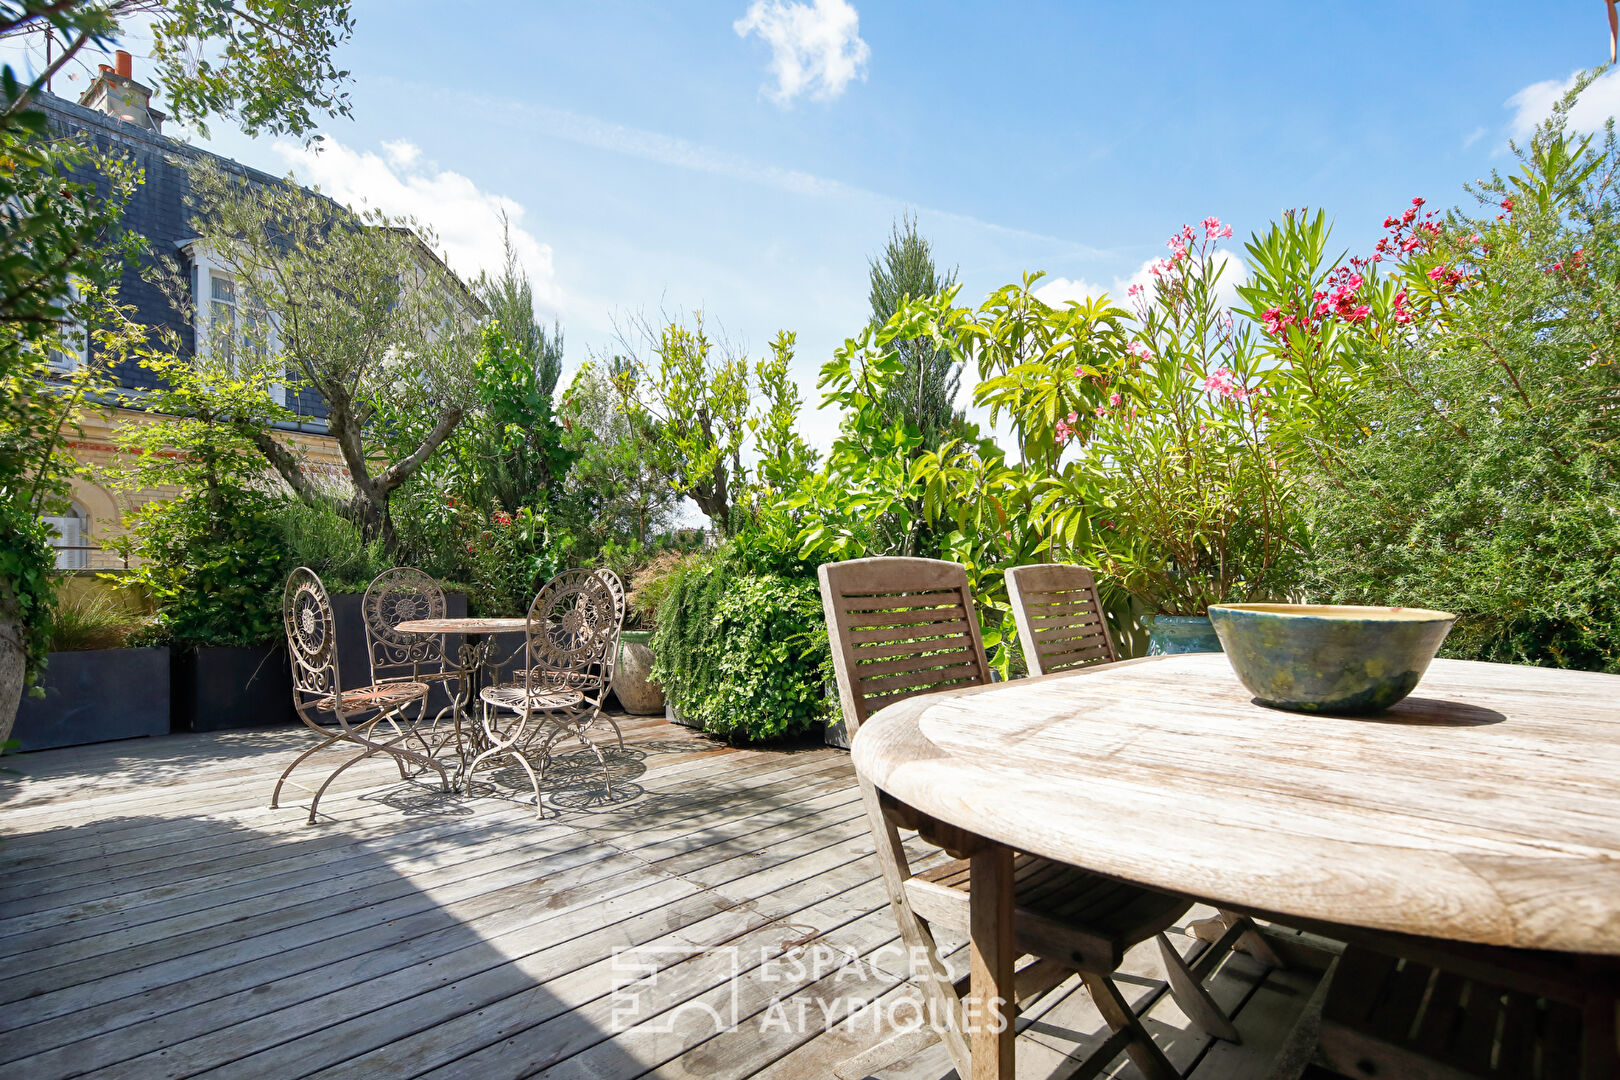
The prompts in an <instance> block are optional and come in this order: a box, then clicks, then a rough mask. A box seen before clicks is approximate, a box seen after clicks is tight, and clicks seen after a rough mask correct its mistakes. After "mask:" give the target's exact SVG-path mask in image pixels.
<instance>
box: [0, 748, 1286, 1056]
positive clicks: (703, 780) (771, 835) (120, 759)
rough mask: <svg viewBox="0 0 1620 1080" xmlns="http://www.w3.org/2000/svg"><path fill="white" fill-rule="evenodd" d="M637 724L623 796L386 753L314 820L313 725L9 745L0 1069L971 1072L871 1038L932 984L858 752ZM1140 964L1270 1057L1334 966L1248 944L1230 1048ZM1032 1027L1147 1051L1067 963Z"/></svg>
mask: <svg viewBox="0 0 1620 1080" xmlns="http://www.w3.org/2000/svg"><path fill="white" fill-rule="evenodd" d="M624 728H625V738H626V744H627V745H626V749H625V750H624V751H622V752H621V751H617V750H616V749H615V750H613V751H610V752H609V764H610V768H611V770H612V776H613V790H612V795H611V796H608V795H607V794H606V793H605V792H604V791H603V789H602V784H601V773H600V769H599V766H598V765H597V762H596V760H595V758H594V756H592V755H589V754H588V753H581V754H578V755H573V754H570V755H563V756H562V757H561V758H559V760H558V761H557V763H556V768H555V771H554V772H553V773H552V774H551V775H550V776H549V777H548V781H547V813H546V817H545V819H544V820H539V821H537V820H535V816H534V808H533V805H532V803H529V802H527V801H526V800H527V798H528V797H529V788H528V781H527V779H526V777H524V776H523V775H522V774H521V771H520V770H510V771H503V772H500V773H495V774H492V775H493V779H494V780H495V787H494V789H493V790H492V791H486V792H478V793H476V794H475V796H473V797H468V796H465V795H460V794H450V795H446V794H444V793H442V792H440V791H438V790H437V788H436V786H434V785H429V784H426V783H401V782H400V780H399V776H398V773H397V772H395V771H394V767H393V766H392V765H391V764H390V763H388V762H387V761H372V762H366V763H365V764H363V765H361V766H357V767H356V768H353V769H351V770H349V772H347V773H345V774H344V775H343V776H342V777H341V778H340V780H339V781H338V783H337V784H335V785H334V786H333V788H332V789H331V790H330V791H329V792H328V793H327V795H326V797H325V798H324V799H323V801H322V803H321V811H322V814H321V818H322V821H321V823H320V824H318V825H316V826H313V827H309V826H305V825H304V824H303V821H304V816H305V811H304V810H300V809H299V807H298V805H297V804H298V802H299V801H300V798H302V799H303V800H305V806H306V807H307V798H308V796H307V794H301V793H299V792H297V791H296V790H295V792H294V794H293V796H292V797H290V798H286V803H287V804H286V805H284V806H283V807H282V808H281V809H279V810H270V809H268V806H267V803H268V800H269V792H270V788H271V786H272V784H273V783H274V780H275V776H276V775H277V773H278V772H279V771H280V769H281V767H282V766H283V765H284V764H285V763H286V762H287V761H288V760H290V758H291V756H292V755H294V754H295V753H297V752H298V751H299V750H300V749H302V748H303V747H304V746H306V745H307V742H306V738H307V736H306V735H305V734H304V733H302V732H296V731H275V732H225V733H219V734H213V735H189V736H170V737H166V738H157V739H147V740H136V741H132V742H126V743H117V744H106V745H102V746H92V747H81V748H74V749H69V750H55V751H46V752H41V753H37V754H30V755H26V756H22V757H16V758H8V759H7V764H8V765H9V766H10V767H11V769H12V770H14V772H13V773H12V774H10V775H0V807H4V809H5V814H4V818H3V819H0V821H3V823H4V824H3V842H0V869H3V871H4V873H3V876H0V958H3V959H0V962H3V963H4V966H5V970H6V972H7V978H6V979H5V980H3V981H0V1003H3V1005H4V1007H3V1008H0V1078H5V1077H19V1078H23V1077H26V1078H27V1080H52V1078H66V1077H72V1076H79V1075H85V1074H91V1073H93V1074H95V1075H98V1076H121V1077H188V1076H195V1075H202V1074H207V1075H209V1076H220V1077H226V1076H243V1077H271V1076H273V1077H278V1078H279V1077H302V1076H317V1075H318V1076H322V1077H340V1076H353V1077H362V1076H364V1077H367V1078H375V1077H416V1076H442V1077H454V1076H478V1077H480V1078H492V1080H499V1078H503V1077H514V1078H515V1077H524V1076H536V1075H543V1076H547V1077H564V1076H590V1077H598V1078H599V1077H624V1078H629V1077H636V1076H643V1075H658V1076H703V1077H748V1076H768V1077H799V1076H816V1077H820V1076H831V1075H847V1076H862V1075H866V1074H867V1072H868V1071H870V1074H871V1075H873V1076H877V1077H883V1078H899V1077H917V1078H929V1080H934V1078H939V1077H944V1076H947V1075H950V1069H949V1064H948V1062H947V1061H946V1059H945V1056H944V1052H943V1050H942V1048H940V1047H939V1046H938V1045H937V1044H935V1045H929V1044H928V1043H927V1042H926V1041H924V1042H919V1043H918V1044H917V1045H916V1046H914V1047H912V1048H911V1054H910V1056H909V1057H907V1058H905V1059H904V1060H900V1061H881V1060H876V1059H875V1058H873V1059H871V1060H868V1059H866V1058H862V1057H860V1055H862V1054H863V1052H866V1051H870V1050H871V1048H872V1047H874V1046H875V1045H876V1044H878V1043H880V1042H882V1041H883V1040H885V1039H887V1038H889V1037H890V1036H891V1035H892V1034H894V1032H895V1031H896V1030H898V1029H901V1028H903V1027H905V1026H906V1025H907V1023H908V1022H909V1021H910V1018H911V1017H912V1016H913V1015H915V1010H916V1003H917V1000H918V998H917V995H916V994H915V992H914V991H913V990H912V989H911V988H910V986H909V985H908V984H907V983H906V981H905V979H904V978H903V972H904V967H905V965H904V958H903V955H902V953H901V951H900V949H899V946H898V944H897V942H896V935H895V930H894V923H893V920H892V918H891V917H890V915H889V912H888V908H887V903H886V899H885V896H884V894H883V889H882V885H881V882H880V881H878V880H877V867H876V863H875V861H874V860H872V859H871V858H870V853H871V841H870V839H869V837H868V834H867V831H866V822H865V818H864V815H863V813H862V810H861V806H860V801H859V797H858V794H857V792H856V789H855V785H854V782H853V774H852V771H851V769H850V766H849V759H848V757H847V755H845V754H844V753H843V752H842V751H836V750H829V749H825V748H821V747H800V748H794V749H790V750H747V749H737V748H733V747H728V746H725V745H723V744H720V743H718V742H716V741H714V740H711V739H709V738H706V737H704V736H702V735H699V734H696V733H693V732H690V731H687V730H686V729H683V728H678V727H671V726H669V725H667V724H664V723H663V722H662V721H652V720H644V719H636V718H624ZM334 760H340V759H338V758H336V757H335V755H334ZM310 775H312V776H319V775H321V773H320V770H319V769H311V771H310ZM294 778H295V779H298V776H297V774H295V777H294ZM916 857H917V860H918V861H919V863H925V862H926V861H927V860H928V859H931V858H937V857H939V856H938V855H937V853H931V852H928V851H926V850H924V849H922V848H918V850H917V852H916ZM943 944H945V945H948V946H950V947H951V949H952V953H951V957H950V960H951V962H952V964H953V965H954V966H965V958H964V957H963V955H962V951H961V944H962V943H961V942H944V943H943ZM1120 981H1121V985H1122V987H1123V988H1124V989H1125V990H1126V992H1127V994H1129V995H1130V996H1132V997H1133V998H1134V999H1135V1003H1136V1005H1137V1006H1138V1008H1139V1009H1145V1010H1147V1011H1146V1016H1147V1018H1148V1023H1149V1025H1150V1026H1151V1027H1152V1028H1153V1030H1154V1032H1155V1035H1156V1036H1157V1037H1158V1038H1159V1039H1160V1040H1161V1044H1162V1045H1163V1046H1164V1047H1165V1048H1166V1051H1167V1053H1169V1054H1170V1055H1171V1057H1172V1060H1173V1061H1175V1062H1176V1063H1177V1065H1178V1066H1179V1067H1180V1068H1182V1069H1183V1071H1189V1070H1190V1071H1191V1075H1194V1076H1198V1077H1208V1078H1209V1080H1214V1078H1215V1077H1218V1076H1261V1075H1264V1072H1265V1064H1264V1063H1265V1062H1269V1060H1270V1057H1271V1056H1272V1055H1273V1054H1274V1053H1275V1048H1276V1046H1277V1044H1278V1043H1279V1042H1280V1041H1281V1039H1282V1036H1283V1035H1284V1034H1285V1033H1286V1031H1287V1030H1288V1028H1290V1027H1291V1026H1292V1018H1293V1017H1294V1016H1295V1015H1296V1014H1297V1013H1298V1011H1299V1008H1300V1007H1301V1006H1302V1005H1303V1003H1304V999H1305V998H1306V997H1308V996H1309V994H1310V991H1311V988H1312V982H1311V980H1310V979H1309V978H1307V977H1305V976H1303V975H1292V974H1290V973H1277V972H1271V973H1267V972H1266V971H1264V970H1263V969H1261V968H1259V967H1258V966H1257V965H1254V964H1253V963H1252V962H1251V961H1248V959H1247V958H1246V957H1236V958H1234V960H1233V961H1231V962H1229V963H1228V964H1227V965H1226V967H1225V968H1224V969H1223V970H1222V972H1221V974H1220V975H1219V976H1218V977H1217V980H1216V984H1215V986H1216V990H1217V994H1218V996H1220V997H1221V998H1222V1000H1223V1003H1225V1004H1227V1006H1228V1007H1229V1008H1231V1009H1233V1010H1235V1011H1236V1013H1237V1022H1238V1026H1239V1028H1240V1030H1242V1031H1243V1032H1244V1035H1245V1042H1244V1044H1243V1045H1242V1046H1229V1045H1227V1044H1211V1042H1210V1040H1208V1039H1207V1038H1205V1037H1204V1036H1202V1035H1201V1034H1200V1033H1197V1032H1196V1030H1195V1029H1193V1028H1192V1027H1191V1025H1190V1024H1188V1023H1187V1021H1186V1020H1185V1018H1183V1017H1181V1016H1180V1014H1179V1013H1178V1012H1176V1011H1175V1009H1174V1006H1173V1005H1172V1004H1171V1003H1170V1002H1169V999H1168V997H1166V996H1165V995H1163V994H1162V990H1163V983H1162V972H1161V971H1159V970H1158V967H1157V958H1156V955H1155V954H1154V953H1153V952H1152V951H1151V950H1138V951H1137V952H1135V953H1133V955H1132V956H1131V958H1130V962H1129V964H1128V965H1127V971H1126V972H1125V974H1123V975H1122V977H1121V980H1120ZM1022 1024H1023V1027H1022V1036H1021V1038H1020V1041H1019V1053H1020V1069H1019V1073H1020V1075H1021V1076H1023V1075H1029V1076H1049V1075H1062V1074H1067V1073H1070V1072H1073V1071H1074V1070H1075V1069H1076V1068H1080V1070H1081V1074H1082V1075H1109V1076H1129V1075H1132V1071H1131V1069H1130V1067H1129V1065H1128V1064H1126V1063H1124V1062H1123V1061H1116V1062H1101V1061H1091V1062H1089V1063H1084V1064H1083V1062H1084V1059H1085V1057H1086V1054H1087V1052H1088V1050H1089V1049H1091V1048H1094V1047H1095V1046H1096V1044H1097V1042H1098V1041H1099V1039H1100V1037H1101V1035H1102V1033H1104V1032H1105V1031H1106V1028H1105V1027H1104V1025H1103V1023H1102V1020H1101V1018H1100V1017H1099V1016H1098V1015H1097V1014H1096V1012H1095V1009H1094V1008H1093V1007H1092V1006H1091V1004H1090V1001H1089V999H1088V998H1087V996H1086V994H1085V992H1084V991H1083V990H1080V989H1078V988H1077V987H1076V986H1075V985H1074V984H1073V981H1072V980H1071V983H1066V984H1064V985H1063V986H1060V987H1058V988H1057V989H1056V990H1054V991H1052V992H1050V993H1049V994H1047V995H1046V996H1045V997H1043V998H1042V999H1041V1000H1040V1001H1039V1002H1037V1003H1036V1004H1035V1005H1034V1006H1033V1007H1032V1008H1030V1009H1029V1010H1027V1012H1026V1013H1025V1015H1024V1016H1023V1018H1022ZM878 1056H879V1057H881V1056H883V1055H878ZM890 1056H892V1055H890ZM850 1059H855V1060H853V1061H852V1060H850Z"/></svg>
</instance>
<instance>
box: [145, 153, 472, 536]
mask: <svg viewBox="0 0 1620 1080" xmlns="http://www.w3.org/2000/svg"><path fill="white" fill-rule="evenodd" d="M190 200H191V204H192V210H193V213H194V225H195V228H196V230H197V241H196V243H197V244H198V245H199V246H200V248H201V250H202V251H204V252H205V253H206V255H207V258H208V259H209V260H210V262H211V263H212V264H213V265H215V266H217V267H220V268H222V269H224V270H225V271H226V272H228V273H229V274H230V276H231V278H232V279H233V281H234V285H235V290H236V295H235V304H234V311H232V312H230V317H231V321H226V320H223V319H222V320H219V321H214V320H212V319H205V322H204V325H205V326H206V327H207V333H206V334H204V335H199V345H198V349H197V355H196V361H197V363H198V364H200V365H203V366H204V367H205V368H206V369H208V370H211V371H212V372H213V373H214V375H215V377H216V378H218V379H219V380H222V381H231V380H236V381H241V380H246V381H249V382H252V383H256V384H257V385H259V386H260V387H262V388H263V389H264V391H265V393H266V394H269V395H273V394H275V392H276V390H277V388H278V387H285V388H286V391H285V392H286V393H289V394H290V393H294V392H296V391H298V390H300V389H301V388H303V387H309V388H311V389H313V390H314V391H315V392H316V393H317V394H319V396H320V400H321V402H322V403H323V404H324V407H325V411H326V428H327V432H328V434H330V435H331V437H332V439H333V440H334V441H335V442H336V443H337V449H338V452H339V454H340V455H341V456H342V459H343V464H344V467H345V469H346V470H347V474H348V475H347V478H346V483H347V485H348V489H349V490H348V491H347V492H346V493H344V494H335V493H334V492H333V490H332V483H331V479H330V477H329V476H327V475H325V474H324V473H323V472H322V471H320V470H317V469H315V468H312V467H311V465H310V463H309V462H307V461H305V460H304V459H303V458H301V457H300V456H299V455H298V454H297V453H296V452H295V451H294V450H293V449H291V448H289V447H288V446H287V445H286V444H285V443H283V442H282V441H281V440H280V439H278V438H277V437H276V435H275V432H274V429H273V428H271V427H269V426H267V425H264V424H262V423H256V422H255V421H254V419H253V418H251V417H243V418H242V420H241V425H242V427H243V429H244V433H245V434H247V435H248V437H249V438H251V439H252V441H253V444H254V445H255V446H256V447H257V448H258V449H259V452H260V453H262V454H263V455H264V457H265V459H266V461H268V462H269V464H270V465H271V466H272V467H273V468H274V469H275V471H276V472H277V473H278V474H279V475H280V476H281V478H282V479H283V480H285V481H286V482H287V484H288V486H290V487H291V488H292V490H293V491H294V492H295V493H296V494H297V495H298V497H299V498H300V499H302V500H304V501H305V502H307V503H309V504H310V505H321V504H323V503H325V504H328V505H332V504H337V505H339V506H340V507H341V508H342V509H344V510H345V511H346V512H347V513H348V515H349V516H350V517H351V518H352V519H353V520H354V522H355V523H356V524H357V525H358V526H359V527H360V529H361V532H362V534H363V535H364V537H365V538H366V539H367V540H372V539H376V538H378V537H381V538H382V539H383V541H384V543H385V545H387V546H389V548H390V549H392V545H393V529H392V526H391V524H390V522H389V518H388V501H389V496H390V494H391V493H392V492H393V491H394V490H395V489H397V488H398V487H399V486H400V485H401V484H403V483H405V482H406V481H407V480H409V479H410V478H411V476H412V475H414V474H415V473H416V471H417V470H418V469H419V468H420V467H421V465H422V463H423V462H424V461H425V460H426V459H427V458H428V456H429V455H430V454H432V453H433V452H434V450H436V449H437V448H438V447H439V446H440V445H441V444H442V443H443V442H444V440H445V439H446V438H447V437H448V436H449V435H450V433H451V432H452V431H453V430H454V429H455V427H456V425H457V424H458V423H460V422H461V419H462V417H463V416H464V415H465V414H466V410H467V406H468V402H469V401H471V400H472V398H473V387H472V377H473V366H474V363H475V361H476V356H477V349H478V334H477V331H478V324H479V321H480V317H481V315H482V312H483V305H482V304H480V303H479V301H478V300H476V299H475V298H474V297H473V296H472V294H471V293H470V292H469V291H468V290H467V288H466V287H465V286H464V285H463V284H462V282H461V281H460V279H459V278H457V277H456V275H455V274H454V273H452V272H451V271H450V269H449V268H448V267H447V266H446V265H445V264H444V262H443V261H442V260H441V259H440V258H439V257H438V256H437V255H436V254H435V253H434V251H433V247H432V244H433V240H434V238H433V236H432V234H431V233H429V232H427V231H426V230H425V229H423V228H422V227H421V226H419V225H418V224H417V223H416V222H415V221H414V220H412V219H409V218H396V217H391V216H389V215H387V214H384V213H382V212H380V211H376V210H365V211H356V210H353V209H350V208H347V207H344V206H341V205H339V204H337V203H335V202H333V201H332V200H331V199H329V198H327V197H325V196H324V195H322V194H320V192H319V191H315V190H306V189H304V188H302V187H300V186H299V185H298V184H297V183H296V182H295V181H294V180H293V179H292V178H291V177H289V178H288V179H287V180H286V181H285V182H283V183H278V184H259V183H254V182H250V181H248V180H247V179H245V178H243V177H241V176H237V175H233V174H230V173H226V172H224V171H222V170H220V169H219V168H218V167H216V166H213V165H207V164H205V165H199V166H198V167H196V168H195V169H193V170H192V171H191V195H190ZM171 270H172V272H171V273H169V274H168V275H166V283H167V286H168V289H169V292H170V296H171V300H172V301H173V302H174V303H176V304H177V306H180V307H182V309H186V310H189V307H190V304H191V300H190V296H189V292H190V285H189V282H188V281H187V280H185V279H183V278H182V276H181V275H180V274H179V273H178V269H177V268H171ZM204 314H205V315H207V314H209V313H204ZM407 422H409V423H411V424H413V425H420V426H421V434H420V437H419V438H413V439H412V440H410V441H411V442H412V443H414V446H410V447H406V448H405V449H404V450H403V451H402V452H400V453H398V454H396V455H395V456H393V457H392V459H391V460H390V459H389V458H388V457H384V456H382V455H383V446H384V440H382V439H379V438H375V437H373V434H372V428H373V426H374V425H381V424H390V425H394V426H395V427H398V426H399V425H403V424H405V423H407ZM387 445H390V446H396V445H398V443H397V440H393V439H390V440H387Z"/></svg>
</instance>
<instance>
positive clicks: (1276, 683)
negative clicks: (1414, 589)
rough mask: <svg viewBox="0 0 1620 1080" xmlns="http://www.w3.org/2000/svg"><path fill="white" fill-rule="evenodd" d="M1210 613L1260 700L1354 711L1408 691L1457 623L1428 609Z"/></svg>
mask: <svg viewBox="0 0 1620 1080" xmlns="http://www.w3.org/2000/svg"><path fill="white" fill-rule="evenodd" d="M1209 618H1210V621H1211V622H1212V623H1214V624H1215V633H1216V634H1217V635H1219V637H1220V639H1221V645H1222V646H1223V647H1224V648H1225V651H1226V655H1227V658H1228V659H1229V660H1231V662H1232V669H1233V670H1234V671H1236V672H1237V675H1238V678H1239V679H1242V680H1243V685H1244V686H1246V687H1248V688H1249V691H1250V693H1252V694H1254V696H1255V698H1256V699H1257V700H1258V701H1259V702H1260V703H1261V704H1262V705H1270V706H1272V707H1274V708H1278V709H1289V710H1292V711H1294V712H1307V713H1351V714H1354V713H1370V712H1378V711H1380V710H1383V709H1387V708H1389V707H1390V706H1391V705H1393V704H1395V703H1396V702H1397V701H1399V700H1401V699H1402V698H1403V697H1405V696H1406V695H1407V694H1410V693H1411V692H1412V689H1413V687H1415V686H1417V684H1418V680H1419V679H1421V678H1423V673H1424V672H1425V671H1427V670H1428V667H1429V661H1430V660H1433V659H1434V654H1435V652H1436V651H1437V650H1438V649H1439V648H1440V643H1441V642H1442V641H1444V640H1445V639H1446V635H1447V634H1448V633H1450V632H1451V624H1452V623H1454V622H1456V621H1457V616H1455V615H1452V614H1450V613H1449V612H1445V611H1429V610H1427V609H1426V608H1400V607H1352V606H1348V605H1332V604H1220V605H1217V606H1215V607H1212V608H1210V609H1209Z"/></svg>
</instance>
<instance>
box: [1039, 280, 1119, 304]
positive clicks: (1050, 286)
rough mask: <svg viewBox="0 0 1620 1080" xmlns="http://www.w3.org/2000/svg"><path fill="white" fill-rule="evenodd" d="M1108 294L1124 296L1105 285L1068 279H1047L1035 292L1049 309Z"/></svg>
mask: <svg viewBox="0 0 1620 1080" xmlns="http://www.w3.org/2000/svg"><path fill="white" fill-rule="evenodd" d="M1103 293H1107V294H1108V295H1109V296H1111V297H1114V298H1116V299H1117V298H1118V297H1121V296H1124V295H1125V294H1124V293H1123V292H1122V291H1118V290H1115V289H1110V288H1108V287H1107V286H1104V285H1093V284H1092V283H1091V282H1089V281H1087V280H1085V279H1084V278H1076V279H1074V280H1072V281H1071V280H1070V279H1068V278H1066V277H1054V278H1047V279H1046V280H1045V282H1044V283H1042V284H1041V286H1040V287H1039V288H1037V289H1036V290H1035V296H1036V297H1037V298H1038V299H1040V300H1041V301H1043V302H1044V303H1046V304H1047V306H1049V307H1055V308H1060V307H1062V306H1064V305H1065V304H1067V303H1068V302H1069V301H1070V300H1090V299H1093V298H1095V297H1098V296H1101V295H1102V294H1103Z"/></svg>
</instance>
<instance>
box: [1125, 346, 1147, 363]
mask: <svg viewBox="0 0 1620 1080" xmlns="http://www.w3.org/2000/svg"><path fill="white" fill-rule="evenodd" d="M1125 351H1126V352H1128V353H1130V354H1131V355H1132V356H1134V357H1136V358H1138V359H1140V360H1151V359H1153V350H1152V349H1150V348H1148V347H1147V346H1146V345H1144V344H1142V343H1141V342H1140V341H1133V342H1131V343H1130V344H1129V345H1127V346H1125Z"/></svg>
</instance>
